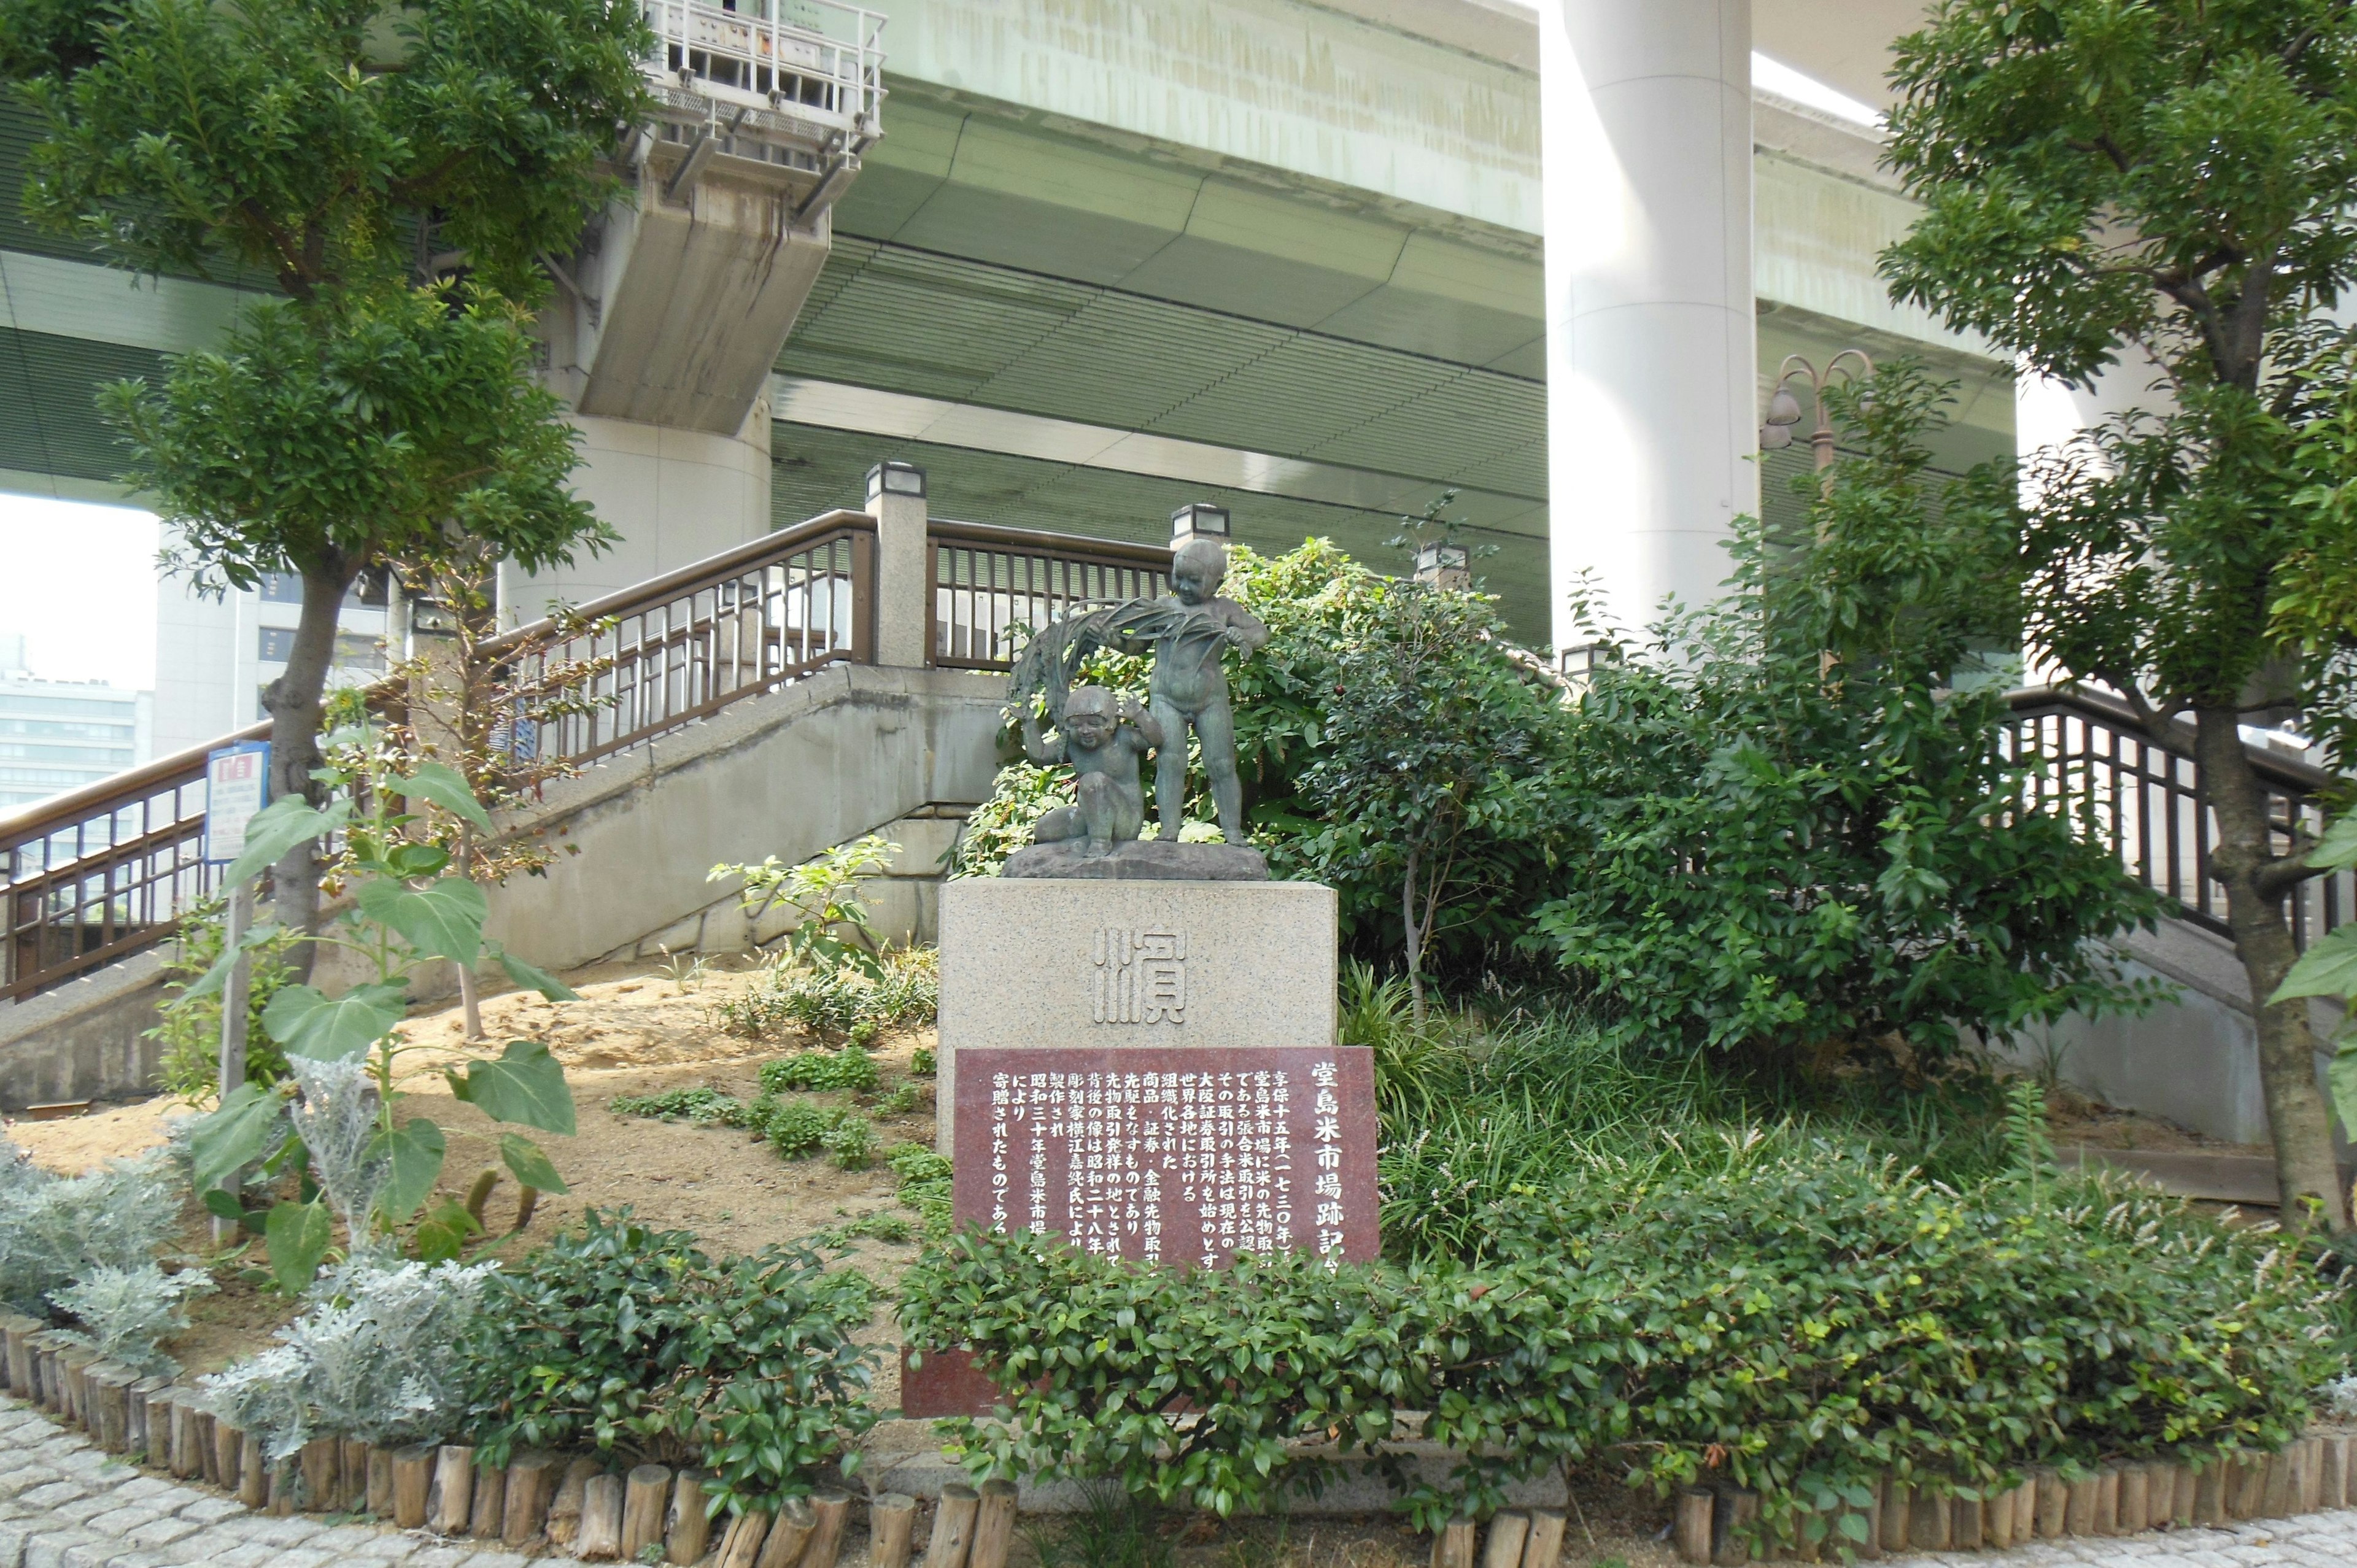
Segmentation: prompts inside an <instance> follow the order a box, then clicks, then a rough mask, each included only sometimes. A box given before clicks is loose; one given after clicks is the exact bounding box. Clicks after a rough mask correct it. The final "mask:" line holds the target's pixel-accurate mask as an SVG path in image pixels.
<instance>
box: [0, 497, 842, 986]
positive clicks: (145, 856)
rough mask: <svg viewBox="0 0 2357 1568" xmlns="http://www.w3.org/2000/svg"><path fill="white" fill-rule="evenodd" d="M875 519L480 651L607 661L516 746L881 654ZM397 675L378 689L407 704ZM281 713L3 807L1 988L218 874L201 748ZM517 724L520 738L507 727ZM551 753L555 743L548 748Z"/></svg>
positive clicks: (740, 557)
mask: <svg viewBox="0 0 2357 1568" xmlns="http://www.w3.org/2000/svg"><path fill="white" fill-rule="evenodd" d="M875 582H876V523H875V520H874V519H873V518H871V517H869V516H867V515H866V513H864V512H856V511H834V512H829V513H827V514H825V515H824V516H823V517H816V518H813V519H812V520H811V521H808V522H804V523H802V524H800V525H798V526H796V527H794V528H791V529H787V530H785V531H783V532H778V533H772V534H768V535H765V536H763V537H762V538H759V539H756V540H751V541H748V542H746V543H744V544H741V545H738V546H737V547H736V548H734V549H731V550H727V551H724V552H722V553H720V554H717V555H715V556H712V557H710V558H708V559H706V560H704V561H699V562H696V563H695V564H693V565H689V566H685V567H683V568H681V569H680V570H678V571H676V572H672V573H669V574H667V575H663V576H661V577H657V578H655V579H653V580H652V581H651V582H647V583H641V584H640V585H637V586H635V587H631V588H626V589H624V590H622V591H621V592H620V593H617V594H609V595H608V596H606V597H604V598H601V599H597V600H595V601H593V602H591V603H589V604H587V605H584V606H582V607H581V608H580V609H579V610H578V611H576V612H575V616H574V617H573V618H571V620H570V624H571V625H574V626H580V625H584V624H594V623H598V622H610V623H611V624H610V625H608V626H607V627H605V628H604V629H602V630H593V631H590V632H584V633H578V634H575V635H571V636H563V637H560V636H559V628H558V627H557V625H556V623H555V622H554V621H551V620H542V621H535V622H533V624H531V625H529V626H522V627H519V628H516V629H515V630H513V631H511V632H508V633H505V634H503V635H502V636H500V637H499V638H497V639H493V640H492V641H490V642H488V643H486V644H485V645H484V652H485V653H486V654H487V655H489V656H491V657H494V658H499V659H502V660H508V661H509V670H508V671H507V673H508V675H509V677H510V678H511V680H512V679H518V678H521V679H522V680H524V681H530V680H531V679H532V677H533V674H534V672H535V671H544V670H547V669H549V668H551V667H553V666H558V665H563V664H567V663H586V664H594V666H595V667H596V668H597V671H598V672H597V674H595V675H594V676H592V677H590V678H589V680H588V681H587V690H583V691H579V692H556V691H545V692H544V693H542V696H543V697H544V698H546V697H555V696H565V697H572V698H576V699H578V700H577V701H576V702H575V703H570V704H567V705H568V706H569V707H571V708H573V709H575V710H576V711H573V712H569V713H568V714H567V715H566V716H565V717H564V718H562V719H561V720H559V721H557V723H556V724H555V725H554V731H555V733H554V734H535V733H531V732H530V730H529V727H528V726H520V727H523V728H524V730H525V733H522V734H513V738H512V739H511V745H512V746H515V747H516V748H517V749H518V751H519V752H522V751H524V749H525V748H526V747H529V748H530V754H531V755H533V756H535V757H551V756H553V757H558V758H562V759H564V760H565V761H568V762H573V763H587V762H594V761H596V760H597V759H599V758H601V757H610V756H612V755H614V754H615V753H616V752H619V751H623V750H627V749H628V748H630V747H631V746H640V745H643V744H645V743H646V742H647V741H649V740H651V739H652V738H653V737H655V736H661V735H665V734H668V733H670V732H672V731H673V730H676V729H679V728H681V727H682V726H683V725H688V724H692V723H694V721H695V720H697V719H700V718H703V717H705V716H707V715H709V714H713V713H716V712H717V711H718V710H720V709H721V708H723V707H726V706H727V705H728V704H729V703H735V702H738V701H741V700H743V699H744V698H747V697H751V696H757V695H759V694H760V693H764V692H770V691H774V690H776V689H777V688H778V687H779V686H780V685H783V684H785V683H787V682H791V681H795V680H799V679H801V678H802V677H804V676H807V675H809V674H811V673H813V671H817V670H819V669H821V668H822V667H823V666H825V665H827V664H831V663H834V662H837V661H840V660H856V661H860V662H870V661H872V660H874V658H875V648H876V628H875V615H876V592H875ZM404 696H405V693H403V692H401V691H400V690H399V689H398V688H397V687H396V685H395V684H393V683H391V682H385V683H380V684H378V685H375V686H371V687H370V688H369V690H368V701H369V704H370V706H371V708H372V709H375V710H377V711H379V712H385V711H389V710H393V709H396V708H397V707H398V706H399V704H400V703H402V702H403V700H404ZM269 733H270V725H268V724H267V723H264V724H259V725H252V726H250V727H248V728H245V729H242V730H239V731H238V732H236V733H235V734H234V735H229V736H222V737H221V739H220V740H217V741H213V742H210V743H209V744H208V745H205V746H194V747H191V748H190V749H188V750H187V751H183V752H179V753H178V754H176V755H174V756H171V757H163V758H160V759H158V760H156V761H155V762H151V763H148V764H146V765H145V767H141V768H134V769H132V770H131V771H130V772H128V773H124V774H118V775H117V776H116V777H114V778H113V779H104V780H102V781H101V782H99V783H97V784H93V785H90V786H87V787H86V788H83V789H77V790H74V791H73V792H71V793H70V794H67V795H61V796H59V797H58V798H56V799H55V800H45V801H42V802H40V803H38V804H37V805H34V806H29V807H27V808H25V809H23V810H21V811H16V812H13V813H10V814H9V815H6V816H5V817H0V874H4V875H5V899H6V901H5V905H0V997H5V998H7V999H9V1000H11V1001H15V1000H17V999H20V998H22V997H25V996H28V995H30V994H32V993H35V992H38V991H41V990H45V989H47V988H48V987H50V986H53V985H56V984H58V983H60V982H63V981H66V980H70V979H71V978H73V977H74V976H75V975H77V974H81V973H85V972H89V971H91V970H93V969H97V968H99V967H101V966H102V965H104V964H107V963H111V962H113V961H115V960H117V959H120V958H124V957H127V956H129V955H130V954H132V953H135V952H137V951H139V950H142V949H145V948H150V947H154V946H156V944H157V943H159V942H162V941H164V940H166V939H167V938H168V937H169V936H170V935H171V934H172V932H173V931H174V930H175V929H178V924H179V918H180V915H181V913H182V912H183V911H184V910H186V909H187V908H189V907H190V906H191V905H192V904H195V903H196V902H198V901H199V900H200V899H201V898H203V897H205V896H206V895H207V894H209V893H210V892H211V891H213V889H214V887H215V886H216V884H217V883H218V881H219V873H218V869H217V868H212V867H208V866H207V865H205V864H204V862H203V860H202V858H201V857H202V854H203V844H202V838H203V834H204V811H205V759H206V756H207V754H208V753H209V752H210V751H211V750H213V749H214V748H215V747H217V746H225V745H228V744H230V743H231V742H233V741H240V740H259V739H264V738H265V737H267V736H268V735H269ZM511 734H512V732H511ZM552 748H553V749H552Z"/></svg>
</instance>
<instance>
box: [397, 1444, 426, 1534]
mask: <svg viewBox="0 0 2357 1568" xmlns="http://www.w3.org/2000/svg"><path fill="white" fill-rule="evenodd" d="M434 1466H435V1451H434V1445H433V1444H430V1443H418V1444H412V1445H410V1446H409V1447H407V1448H396V1449H394V1450H393V1523H395V1524H397V1525H399V1526H400V1527H401V1528H402V1529H404V1530H423V1529H425V1521H426V1520H427V1519H428V1518H429V1517H431V1513H430V1508H431V1504H432V1503H433V1500H434Z"/></svg>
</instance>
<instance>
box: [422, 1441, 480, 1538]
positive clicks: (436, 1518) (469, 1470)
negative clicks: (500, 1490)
mask: <svg viewBox="0 0 2357 1568" xmlns="http://www.w3.org/2000/svg"><path fill="white" fill-rule="evenodd" d="M474 1504H475V1451H474V1449H472V1448H471V1447H469V1446H468V1445H467V1444H463V1443H445V1444H442V1446H441V1447H440V1448H438V1449H436V1450H435V1453H434V1485H433V1489H432V1490H431V1491H430V1492H428V1493H427V1494H426V1498H425V1528H426V1529H428V1530H432V1531H433V1532H434V1533H435V1534H436V1535H464V1534H466V1533H467V1521H468V1520H469V1519H470V1518H472V1517H473V1512H474Z"/></svg>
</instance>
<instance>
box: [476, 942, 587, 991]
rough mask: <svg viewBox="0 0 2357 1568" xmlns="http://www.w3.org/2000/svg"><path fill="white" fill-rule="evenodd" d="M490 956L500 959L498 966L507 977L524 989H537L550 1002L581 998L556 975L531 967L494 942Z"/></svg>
mask: <svg viewBox="0 0 2357 1568" xmlns="http://www.w3.org/2000/svg"><path fill="white" fill-rule="evenodd" d="M491 956H492V957H493V958H495V959H498V960H499V961H500V968H501V969H504V970H506V971H507V972H508V978H509V979H510V980H512V981H514V982H515V983H517V984H518V985H521V986H522V987H523V988H524V989H525V990H526V991H537V992H539V993H541V994H542V995H543V996H545V997H546V998H548V1000H550V1001H551V1002H578V1001H580V1000H581V993H579V992H577V991H576V990H574V989H573V987H571V986H569V985H567V984H565V982H563V981H561V980H559V979H557V978H556V976H554V975H553V974H551V973H549V972H547V971H546V970H544V969H535V968H533V966H532V965H531V964H528V963H526V962H524V961H523V960H522V959H520V958H518V957H516V955H515V954H513V953H511V952H510V951H508V950H507V949H505V948H503V947H500V946H498V945H496V944H494V945H492V947H491Z"/></svg>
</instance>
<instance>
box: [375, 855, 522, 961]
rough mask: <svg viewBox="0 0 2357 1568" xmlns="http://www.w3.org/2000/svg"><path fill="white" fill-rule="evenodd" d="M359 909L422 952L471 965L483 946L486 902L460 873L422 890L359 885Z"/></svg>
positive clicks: (387, 884)
mask: <svg viewBox="0 0 2357 1568" xmlns="http://www.w3.org/2000/svg"><path fill="white" fill-rule="evenodd" d="M360 906H361V914H363V915H365V916H367V917H368V918H370V919H371V920H377V921H381V922H382V923H383V924H385V925H388V926H391V927H392V928H393V929H394V930H396V931H398V932H400V933H401V937H402V940H404V941H406V942H407V943H408V944H409V945H410V946H411V947H413V948H415V949H416V950H418V951H419V952H421V953H427V954H430V955H432V956H433V957H435V958H447V959H449V960H451V961H454V962H457V963H468V964H470V963H473V962H474V961H475V960H476V959H477V958H478V957H479V956H480V955H481V953H482V950H483V921H484V919H485V918H487V917H488V916H489V915H490V909H491V906H490V899H489V898H487V897H484V894H483V890H482V889H481V888H479V887H478V886H475V885H474V884H473V883H471V882H468V881H467V880H466V879H465V878H463V877H457V876H446V877H444V878H442V879H441V880H440V881H438V882H436V883H433V884H431V885H429V886H426V887H425V888H423V889H414V888H409V887H404V886H402V885H401V884H400V883H398V882H392V881H381V882H370V883H366V884H363V885H362V886H361V896H360Z"/></svg>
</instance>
